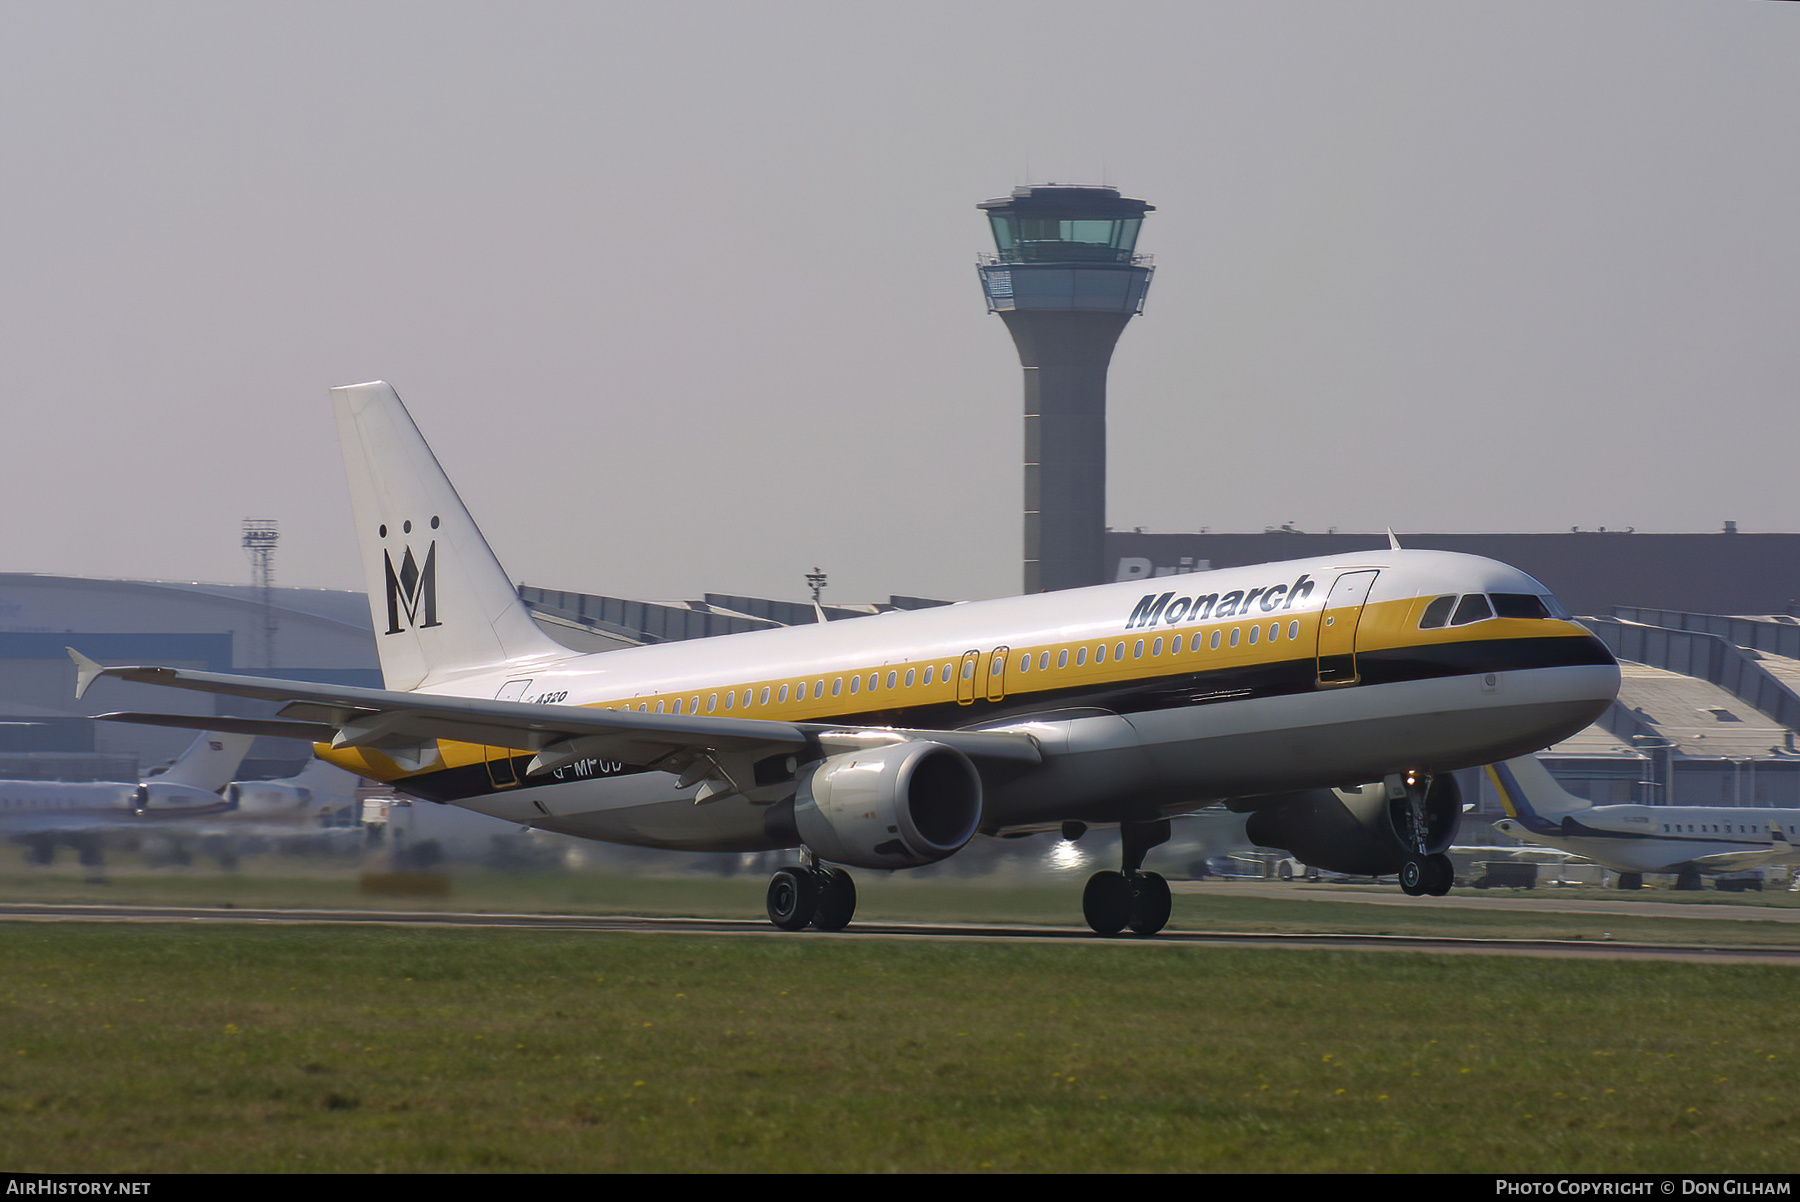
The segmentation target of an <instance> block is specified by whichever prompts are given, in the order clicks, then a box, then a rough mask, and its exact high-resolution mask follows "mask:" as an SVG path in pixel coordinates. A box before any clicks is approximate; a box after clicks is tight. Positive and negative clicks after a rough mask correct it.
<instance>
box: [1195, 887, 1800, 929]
mask: <svg viewBox="0 0 1800 1202" xmlns="http://www.w3.org/2000/svg"><path fill="white" fill-rule="evenodd" d="M1169 890H1170V892H1172V893H1184V894H1199V895H1217V896H1220V897H1273V898H1279V899H1282V900H1285V901H1337V902H1359V903H1361V904H1363V905H1369V906H1402V907H1412V908H1417V909H1425V910H1447V909H1448V910H1454V909H1466V910H1515V911H1519V912H1522V913H1533V914H1591V915H1601V914H1616V915H1620V916H1622V917H1632V918H1704V919H1712V920H1726V919H1735V920H1737V921H1740V922H1795V923H1800V906H1753V905H1742V904H1738V903H1735V902H1703V901H1693V902H1671V901H1636V900H1633V899H1632V898H1631V895H1630V894H1628V893H1624V892H1612V893H1602V892H1601V891H1600V890H1597V889H1596V890H1594V891H1593V892H1594V893H1595V895H1596V896H1594V897H1591V898H1589V897H1518V896H1516V895H1511V894H1506V895H1495V894H1488V893H1467V892H1463V891H1461V890H1458V891H1457V892H1455V893H1450V894H1446V895H1445V896H1443V897H1408V896H1406V894H1404V893H1402V892H1400V889H1399V886H1397V885H1396V886H1388V887H1376V888H1362V889H1355V888H1351V889H1344V888H1334V887H1332V886H1330V885H1313V884H1304V883H1302V882H1299V881H1170V882H1169ZM1738 896H1742V895H1741V894H1739V895H1738Z"/></svg>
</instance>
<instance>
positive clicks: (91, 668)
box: [63, 647, 106, 700]
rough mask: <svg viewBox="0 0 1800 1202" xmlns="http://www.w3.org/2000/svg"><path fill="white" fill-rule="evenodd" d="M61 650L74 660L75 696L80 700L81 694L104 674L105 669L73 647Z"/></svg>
mask: <svg viewBox="0 0 1800 1202" xmlns="http://www.w3.org/2000/svg"><path fill="white" fill-rule="evenodd" d="M63 650H64V651H67V652H68V653H69V658H70V659H72V660H74V661H75V697H76V700H80V699H81V695H82V694H83V693H85V692H87V691H88V686H89V685H91V684H93V683H94V682H95V681H96V680H99V679H100V677H102V676H103V675H105V674H106V669H105V668H104V667H102V666H101V665H99V664H97V663H95V662H94V661H93V660H91V659H89V658H88V657H87V656H85V655H83V654H82V653H81V652H79V651H77V650H75V648H73V647H64V648H63Z"/></svg>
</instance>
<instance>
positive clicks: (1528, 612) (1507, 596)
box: [1492, 593, 1550, 618]
mask: <svg viewBox="0 0 1800 1202" xmlns="http://www.w3.org/2000/svg"><path fill="white" fill-rule="evenodd" d="M1492 600H1493V602H1494V616H1495V617H1497V618H1547V617H1549V616H1550V609H1549V607H1548V606H1546V605H1545V604H1544V599H1543V598H1542V597H1539V596H1537V595H1536V594H1535V593H1494V594H1492Z"/></svg>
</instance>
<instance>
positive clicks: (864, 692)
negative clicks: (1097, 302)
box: [321, 594, 1585, 780]
mask: <svg viewBox="0 0 1800 1202" xmlns="http://www.w3.org/2000/svg"><path fill="white" fill-rule="evenodd" d="M1435 596H1436V594H1433V595H1432V596H1429V597H1418V598H1408V599H1405V600H1399V601H1382V602H1371V603H1370V604H1368V605H1365V606H1364V607H1363V611H1362V616H1361V618H1360V619H1359V621H1358V624H1357V629H1356V650H1357V652H1358V653H1361V652H1365V651H1383V650H1395V649H1404V648H1408V647H1420V646H1433V645H1441V644H1446V643H1459V642H1475V641H1485V640H1490V639H1497V638H1499V639H1507V638H1542V637H1544V635H1545V634H1546V633H1549V632H1548V631H1547V630H1546V620H1545V619H1541V618H1534V619H1527V618H1493V619H1488V620H1486V621H1482V622H1475V623H1471V624H1469V625H1467V626H1457V627H1445V628H1442V629H1438V630H1419V629H1418V615H1419V614H1420V613H1422V612H1423V610H1424V607H1425V606H1426V605H1428V604H1430V602H1431V601H1432V600H1433V599H1434V598H1435ZM1319 613H1320V611H1318V610H1313V611H1310V612H1309V613H1305V614H1294V615H1287V616H1280V617H1279V618H1278V617H1277V616H1275V615H1262V614H1256V615H1250V617H1254V618H1255V620H1254V621H1251V620H1249V618H1248V617H1243V618H1239V619H1230V618H1228V619H1225V620H1224V621H1218V622H1214V621H1205V622H1200V623H1195V624H1191V625H1189V624H1183V625H1180V626H1173V627H1169V626H1164V627H1156V628H1149V627H1146V628H1144V629H1142V630H1133V631H1127V632H1123V633H1114V634H1110V635H1108V636H1106V637H1105V638H1088V639H1082V640H1079V641H1067V642H1057V643H1042V644H1034V645H1031V646H1029V647H1013V648H1011V649H1009V651H1008V653H1007V664H1006V669H1005V673H1004V696H1005V697H1018V696H1023V695H1029V694H1032V693H1040V692H1048V691H1052V690H1059V689H1067V688H1079V687H1084V686H1086V687H1095V686H1105V685H1111V684H1124V683H1129V682H1133V681H1140V680H1146V679H1154V678H1157V677H1162V676H1172V675H1179V674H1185V673H1188V672H1203V671H1213V670H1218V669H1223V668H1237V667H1248V666H1262V665H1267V664H1274V663H1281V662H1284V661H1288V660H1292V659H1295V658H1311V657H1312V656H1313V654H1314V648H1315V645H1316V641H1317V631H1318V621H1319ZM1295 623H1298V626H1297V627H1296V626H1295ZM1555 624H1556V626H1558V627H1561V628H1563V630H1560V631H1558V633H1567V634H1570V635H1574V634H1577V633H1585V631H1583V630H1581V628H1579V627H1576V626H1574V624H1573V623H1566V622H1560V621H1556V622H1555ZM1271 627H1275V628H1277V637H1276V638H1275V639H1273V640H1270V639H1269V638H1268V637H1267V635H1268V631H1269V629H1270V628H1271ZM1252 628H1255V629H1256V631H1257V633H1258V636H1259V637H1258V639H1257V641H1256V642H1255V643H1251V642H1250V641H1249V635H1250V631H1251V629H1252ZM1214 632H1217V633H1218V635H1219V646H1218V647H1217V648H1216V649H1215V648H1213V647H1212V640H1211V635H1212V634H1213V633H1214ZM1234 632H1235V633H1236V634H1237V636H1238V645H1237V646H1236V647H1233V646H1232V645H1231V637H1232V635H1233V633H1234ZM1290 632H1292V633H1290ZM1195 634H1200V635H1201V636H1202V638H1203V642H1202V644H1201V647H1200V649H1199V650H1197V651H1196V650H1193V649H1192V641H1193V636H1194V635H1195ZM1158 639H1162V640H1164V642H1163V650H1162V652H1161V653H1160V654H1159V653H1158V652H1157V651H1156V649H1155V648H1156V641H1157V640H1158ZM1177 639H1179V640H1180V646H1181V649H1180V650H1179V651H1177V650H1175V648H1174V645H1173V644H1174V641H1175V640H1177ZM1140 644H1141V645H1142V649H1141V651H1140ZM1101 647H1104V648H1105V651H1106V658H1105V660H1104V661H1101V660H1100V659H1099V658H1098V655H1097V652H1098V650H1099V649H1100V648H1101ZM1121 647H1122V648H1124V658H1123V659H1120V658H1119V655H1118V653H1119V649H1120V648H1121ZM968 650H976V651H977V653H978V658H977V660H976V675H975V679H974V680H973V681H972V684H973V686H974V694H975V699H976V700H978V701H979V700H986V698H987V685H988V682H989V679H990V673H991V671H992V661H991V658H990V657H991V655H992V653H993V650H994V649H993V648H991V647H983V648H979V649H976V648H969V649H968ZM1065 653H1066V654H1067V663H1066V665H1063V666H1058V665H1059V662H1060V661H1061V660H1062V658H1063V656H1064V654H1065ZM1025 655H1030V657H1031V660H1032V666H1031V669H1030V670H1029V671H1020V669H1019V663H1020V659H1021V657H1023V656H1025ZM1078 656H1080V658H1081V659H1082V660H1083V662H1082V663H1080V664H1077V662H1076V661H1077V658H1078ZM1045 657H1047V658H1048V664H1049V666H1048V667H1047V668H1039V667H1038V664H1039V662H1040V661H1042V660H1043V659H1045ZM962 661H963V653H957V654H952V655H945V656H934V657H932V658H931V659H929V660H925V659H916V660H914V659H906V660H896V661H891V662H888V663H883V664H880V665H869V666H865V667H862V668H859V669H857V670H856V671H853V672H842V671H839V672H832V673H827V674H823V675H821V674H818V673H812V674H809V675H807V676H805V677H801V676H798V675H790V676H777V677H767V678H764V679H761V680H756V681H753V682H748V683H745V682H741V681H740V682H738V683H735V684H733V685H731V686H729V687H726V686H723V685H713V686H709V687H706V688H701V689H691V688H690V689H684V690H682V691H681V692H679V693H676V692H656V693H645V694H639V695H636V696H632V697H615V698H610V699H607V700H604V701H596V702H583V703H582V704H583V705H587V706H590V707H595V708H600V709H631V710H636V711H640V712H644V713H673V712H675V705H676V703H677V702H679V703H680V705H681V713H683V714H689V713H700V714H703V715H709V716H712V717H732V718H769V719H777V720H783V721H793V722H829V721H832V720H834V719H835V718H839V717H842V716H846V715H849V714H856V713H866V712H870V711H880V710H884V709H913V708H917V707H922V706H931V705H948V704H953V703H954V702H955V701H956V700H957V693H958V689H957V684H958V680H957V677H958V675H959V674H960V673H961V670H962ZM927 668H929V669H930V670H931V672H932V682H931V683H930V684H929V685H927V684H924V683H922V679H921V678H922V675H923V673H924V671H925V670H926V669H927ZM909 671H910V672H914V673H916V674H917V675H916V676H915V683H913V684H912V685H910V686H909V685H907V684H906V683H905V680H906V674H907V673H908V672H909ZM890 674H892V675H893V676H894V677H895V684H894V687H893V688H892V689H890V688H889V687H888V684H887V680H888V677H889V675H890ZM871 677H874V678H876V684H875V686H874V687H873V688H870V687H869V680H870V678H871ZM853 678H854V679H855V681H856V683H857V691H856V692H855V693H852V692H851V691H850V682H851V681H852V679H853ZM802 682H804V683H805V686H806V690H807V696H806V699H805V700H804V701H801V700H799V699H798V697H797V692H798V686H799V685H800V684H801V683H802ZM821 682H823V685H824V688H823V690H820V689H819V687H818V686H819V685H820V683H821ZM784 688H785V689H786V690H787V694H786V696H787V699H786V700H783V699H782V690H783V689H784ZM764 690H767V693H768V698H769V699H768V701H767V702H764V701H763V700H762V698H763V694H764ZM821 692H822V693H823V694H824V695H821ZM728 693H729V694H730V695H731V696H732V698H733V699H734V704H733V705H732V707H731V708H730V709H727V708H726V707H725V697H726V695H727V694H728ZM746 693H747V694H749V695H750V697H751V701H750V703H749V704H747V705H746V704H745V703H744V701H743V698H744V696H745V694H746ZM715 698H716V699H717V700H716V701H715V700H714V699H715ZM696 700H698V702H699V708H698V709H695V708H694V703H695V702H696ZM321 746H322V745H321ZM439 748H440V753H441V755H442V757H443V762H444V765H445V767H450V768H456V767H465V766H468V765H470V764H479V763H482V762H484V761H485V760H486V758H487V754H486V749H485V748H483V747H482V746H481V745H480V744H465V743H450V742H441V743H440V744H439ZM321 755H322V757H323V758H326V759H328V760H330V761H331V762H333V763H337V764H339V765H340V766H342V767H346V768H348V769H349V770H351V771H356V772H362V773H363V774H364V775H368V776H372V777H374V778H375V779H379V780H396V779H400V778H401V777H403V776H407V775H416V774H411V773H398V774H397V775H396V772H395V770H387V771H385V772H383V771H379V770H378V769H379V768H380V766H381V765H382V762H383V761H385V760H386V757H385V756H382V757H380V759H378V760H375V761H368V760H366V759H364V758H363V757H362V756H361V755H360V753H358V752H355V751H345V752H333V753H331V754H330V755H324V754H323V753H321ZM351 757H354V758H351ZM434 771H435V769H434Z"/></svg>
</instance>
